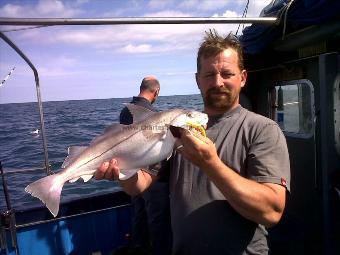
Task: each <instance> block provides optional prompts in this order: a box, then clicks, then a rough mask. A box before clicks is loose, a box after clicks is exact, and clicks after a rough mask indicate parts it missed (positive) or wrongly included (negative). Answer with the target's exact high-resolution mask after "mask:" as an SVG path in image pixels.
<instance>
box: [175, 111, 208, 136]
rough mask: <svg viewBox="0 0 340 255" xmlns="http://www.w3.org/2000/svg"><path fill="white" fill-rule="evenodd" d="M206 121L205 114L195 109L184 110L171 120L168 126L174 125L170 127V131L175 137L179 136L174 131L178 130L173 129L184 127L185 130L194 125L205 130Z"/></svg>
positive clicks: (206, 116)
mask: <svg viewBox="0 0 340 255" xmlns="http://www.w3.org/2000/svg"><path fill="white" fill-rule="evenodd" d="M207 123H208V115H207V114H205V113H202V112H198V111H195V110H185V111H183V113H181V114H180V115H178V116H177V117H176V118H175V119H174V120H173V121H172V123H171V125H170V127H175V128H171V132H172V134H173V135H174V136H175V137H179V136H178V135H176V133H177V132H178V131H175V130H176V128H184V129H186V130H190V129H192V128H193V127H194V128H199V129H203V130H205V129H206V128H207ZM204 134H205V133H204Z"/></svg>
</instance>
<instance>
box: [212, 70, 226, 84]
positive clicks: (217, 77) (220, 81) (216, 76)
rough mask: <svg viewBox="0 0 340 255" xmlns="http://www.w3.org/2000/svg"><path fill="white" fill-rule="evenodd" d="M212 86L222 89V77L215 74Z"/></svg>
mask: <svg viewBox="0 0 340 255" xmlns="http://www.w3.org/2000/svg"><path fill="white" fill-rule="evenodd" d="M213 85H214V86H216V87H223V85H224V82H223V77H222V76H221V75H220V74H219V73H217V74H216V75H215V79H214V82H213Z"/></svg>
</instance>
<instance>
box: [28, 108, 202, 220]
mask: <svg viewBox="0 0 340 255" xmlns="http://www.w3.org/2000/svg"><path fill="white" fill-rule="evenodd" d="M127 107H128V108H129V110H130V112H131V113H132V115H133V119H134V123H133V124H131V125H121V124H113V125H112V126H110V127H108V128H107V129H106V130H105V132H104V133H103V134H102V135H100V136H98V137H97V138H95V139H94V140H93V141H92V142H91V144H90V145H89V146H88V147H70V148H69V156H68V157H67V158H66V160H65V162H64V164H63V166H62V167H63V168H65V169H63V170H61V171H59V172H58V173H56V174H54V175H50V176H46V177H44V178H41V179H39V180H37V181H35V182H33V183H31V184H30V185H28V186H27V187H26V188H25V191H26V192H28V193H30V194H31V195H32V196H34V197H37V198H39V199H40V200H41V201H42V202H43V203H44V204H46V206H47V208H48V209H49V210H50V212H51V213H52V214H53V216H54V217H55V216H56V215H57V214H58V211H59V203H60V195H61V190H62V188H63V186H64V184H65V183H66V182H67V181H69V182H75V181H77V180H78V179H79V178H82V179H83V180H84V181H85V182H87V181H88V180H89V179H91V178H92V176H93V174H94V172H95V171H96V169H97V168H98V167H99V166H100V165H101V164H102V163H103V162H104V161H108V160H110V159H111V158H116V159H117V161H118V166H119V168H120V170H121V173H120V176H119V178H120V179H128V178H130V177H131V176H132V175H134V174H135V173H136V172H137V171H138V170H139V169H141V168H145V167H147V166H149V165H153V164H156V163H158V162H160V161H162V160H164V159H167V158H169V157H170V156H171V154H172V150H173V146H174V143H175V140H176V138H175V137H174V136H173V135H172V133H171V132H170V128H169V127H170V126H174V127H181V128H186V129H189V127H190V126H192V125H197V126H205V125H206V124H207V121H208V117H207V115H206V114H204V113H201V112H197V111H193V110H183V109H172V110H168V111H163V112H152V111H150V110H148V109H146V108H143V107H140V106H136V105H133V104H128V105H127Z"/></svg>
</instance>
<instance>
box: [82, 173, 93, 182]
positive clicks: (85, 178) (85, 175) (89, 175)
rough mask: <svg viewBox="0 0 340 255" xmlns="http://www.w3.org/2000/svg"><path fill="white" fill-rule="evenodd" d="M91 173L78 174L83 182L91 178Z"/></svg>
mask: <svg viewBox="0 0 340 255" xmlns="http://www.w3.org/2000/svg"><path fill="white" fill-rule="evenodd" d="M92 176H93V174H84V175H82V176H80V177H81V178H82V179H83V180H84V182H88V181H89V180H90V179H91V178H92Z"/></svg>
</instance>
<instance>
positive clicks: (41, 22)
mask: <svg viewBox="0 0 340 255" xmlns="http://www.w3.org/2000/svg"><path fill="white" fill-rule="evenodd" d="M277 20H278V19H277V18H276V17H255V18H238V17H235V18H225V17H218V18H213V17H202V18H199V17H167V18H165V17H134V18H98V19H91V18H83V19H71V18H70V19H68V18H1V17H0V25H11V26H55V25H138V24H150V25H153V24H154V25H155V24H235V23H237V24H239V23H242V24H246V23H252V24H268V25H270V24H275V23H276V22H277Z"/></svg>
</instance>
